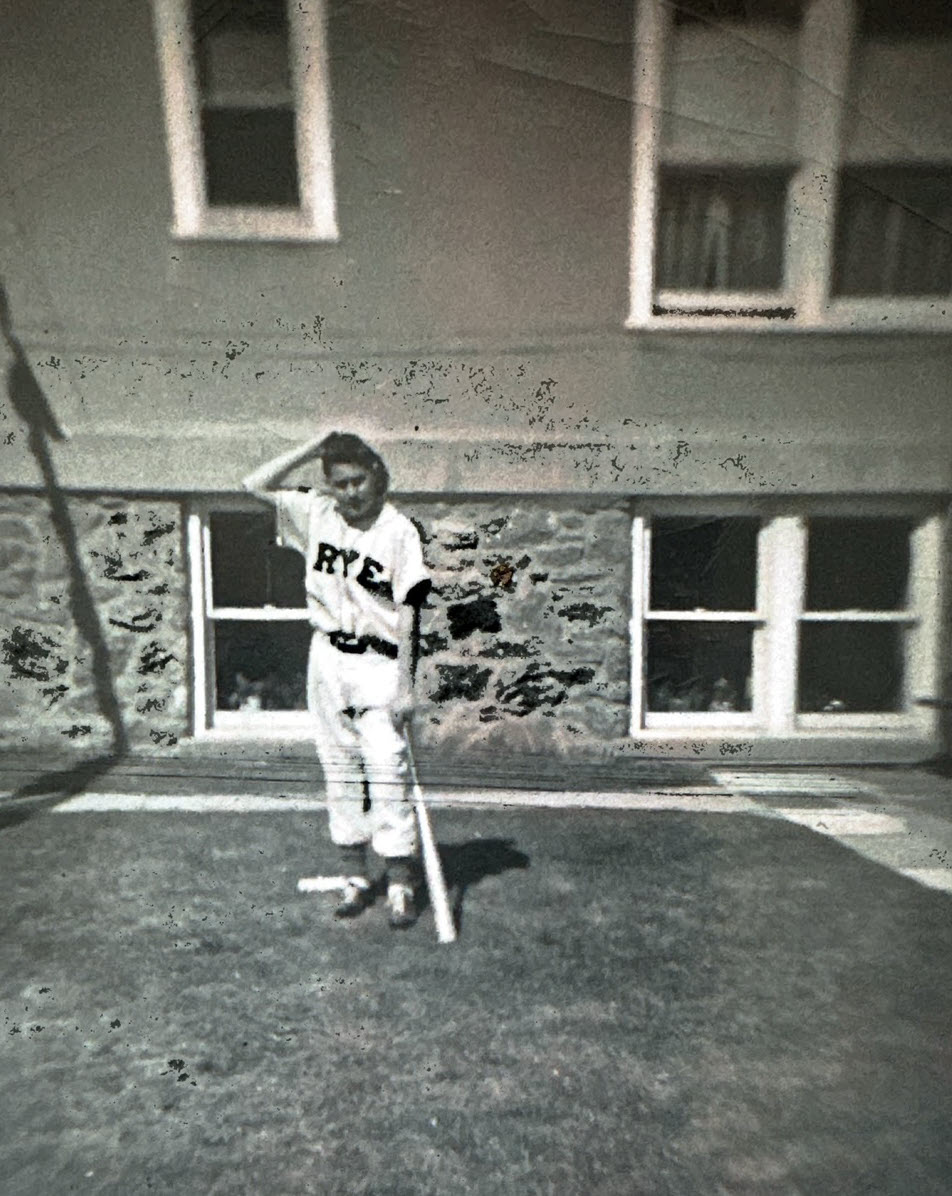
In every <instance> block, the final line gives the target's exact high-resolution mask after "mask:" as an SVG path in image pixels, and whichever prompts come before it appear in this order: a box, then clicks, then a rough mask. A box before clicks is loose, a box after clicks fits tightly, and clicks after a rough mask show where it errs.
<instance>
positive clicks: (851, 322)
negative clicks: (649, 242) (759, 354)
mask: <svg viewBox="0 0 952 1196" xmlns="http://www.w3.org/2000/svg"><path fill="white" fill-rule="evenodd" d="M660 305H661V306H663V307H664V308H665V311H664V312H660V313H655V312H652V313H649V314H648V315H641V314H634V313H633V314H632V315H630V316H629V318H628V319H627V320H626V322H625V327H626V328H627V329H628V330H629V331H632V332H659V331H671V332H700V333H707V332H719V333H724V332H739V333H747V332H787V333H790V332H799V333H804V332H806V333H844V332H845V333H850V332H852V333H857V332H860V333H875V334H876V335H877V336H880V335H882V334H884V333H890V332H897V333H910V332H912V333H924V334H928V333H933V334H934V333H945V334H948V333H950V332H952V296H949V297H948V298H941V297H937V298H935V299H914V300H909V301H903V300H898V299H889V298H884V299H877V298H870V299H838V300H834V301H832V302H830V303H829V304H827V305H826V307H825V308H824V309H823V311H822V312H821V313H820V315H819V316H818V317H815V318H808V317H806V316H803V315H798V314H797V313H796V311H795V310H793V309H792V308H789V309H788V308H785V306H784V298H783V296H775V297H774V300H773V304H772V306H768V305H766V304H765V302H764V297H763V296H748V297H746V299H744V300H743V301H742V302H741V301H739V300H738V297H737V296H734V295H729V296H717V297H711V296H707V297H706V299H705V301H704V302H700V301H699V300H698V298H697V296H693V295H692V296H684V297H679V296H662V298H661V304H660ZM785 311H789V312H790V314H786V315H785V314H783V313H784V312H785ZM747 313H750V314H747ZM766 313H773V314H766Z"/></svg>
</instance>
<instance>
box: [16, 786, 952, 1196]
mask: <svg viewBox="0 0 952 1196" xmlns="http://www.w3.org/2000/svg"><path fill="white" fill-rule="evenodd" d="M435 822H436V830H437V833H438V836H439V838H440V840H441V842H442V843H443V845H444V855H445V861H446V868H447V872H448V878H449V879H450V881H451V882H455V883H456V885H457V888H458V890H459V889H461V890H462V893H461V900H462V914H461V935H460V939H459V942H458V943H457V944H455V945H453V946H439V945H438V944H437V942H436V937H435V934H434V931H433V924H432V916H431V914H430V913H429V912H428V913H427V914H425V915H424V918H423V919H422V920H421V921H420V923H419V924H418V925H417V926H416V927H414V928H413V929H412V930H410V931H408V932H403V933H395V932H393V931H391V930H390V929H389V927H388V926H387V924H386V917H385V912H384V910H383V908H382V906H381V907H375V908H374V909H372V910H370V911H368V913H367V914H365V915H364V916H363V917H362V918H360V919H358V920H356V921H355V922H352V923H336V922H335V921H334V920H333V919H332V917H331V916H330V911H331V908H332V904H333V901H332V899H331V898H330V897H327V896H315V895H299V894H298V893H297V892H296V890H295V884H296V881H297V878H298V877H299V876H302V875H310V874H314V873H316V872H327V871H336V868H334V867H333V863H332V856H331V855H330V854H329V853H328V851H327V846H326V836H325V832H324V822H323V816H321V815H316V816H311V815H308V814H302V813H297V814H295V813H286V814H283V813H282V814H266V815H260V816H259V815H228V816H226V815H188V814H174V813H170V814H56V813H45V814H40V815H38V816H37V817H35V818H32V819H30V820H28V821H24V822H22V823H19V824H13V825H9V826H7V828H6V829H4V830H3V831H0V908H2V910H3V923H2V924H3V934H2V938H0V1127H2V1129H0V1134H2V1139H0V1192H2V1193H3V1196H21V1194H22V1196H26V1194H29V1196H60V1194H61V1193H72V1192H84V1193H85V1192H89V1193H92V1192H109V1193H113V1192H114V1193H119V1194H122V1196H127V1194H128V1196H132V1194H138V1193H149V1192H154V1193H163V1192H174V1193H188V1194H193V1193H194V1194H201V1196H205V1194H209V1196H213V1194H214V1196H217V1194H226V1193H254V1194H257V1193H266V1194H270V1193H277V1194H281V1196H284V1194H289V1196H290V1194H296V1193H320V1194H324V1193H334V1194H336V1193H346V1194H355V1196H403V1194H406V1196H418V1194H419V1196H424V1194H425V1196H430V1194H432V1196H447V1194H449V1193H454V1194H455V1193H479V1194H483V1193H485V1194H486V1196H506V1194H509V1193H512V1194H516V1193H519V1194H521V1196H522V1194H536V1193H539V1194H542V1193H545V1194H552V1196H562V1194H571V1196H574V1194H579V1196H588V1194H604V1196H609V1194H617V1196H632V1194H641V1193H644V1194H650V1196H693V1194H694V1193H698V1194H705V1196H707V1194H711V1196H719V1194H724V1193H730V1194H732V1196H733V1194H735V1193H741V1194H747V1193H749V1194H751V1196H755V1194H756V1196H760V1194H763V1193H802V1194H803V1196H831V1194H834V1193H837V1194H838V1193H857V1194H859V1193H865V1194H870V1193H877V1194H878V1193H895V1194H896V1196H911V1194H914V1196H925V1194H930V1193H935V1194H937V1196H938V1194H940V1193H941V1194H942V1196H946V1194H947V1193H948V1192H949V1191H952V1141H950V1139H952V1135H950V1131H949V1125H950V1114H952V1035H950V1029H952V1020H950V1014H952V920H950V913H952V901H950V898H949V896H948V895H946V894H943V893H937V892H933V891H929V890H925V889H921V888H919V887H917V886H916V885H914V884H913V883H912V882H910V881H907V880H905V879H903V878H901V877H899V876H896V875H893V874H892V873H890V872H888V871H887V870H885V869H882V868H879V867H878V866H876V865H874V864H871V863H869V862H867V861H865V860H863V859H861V858H860V857H858V856H856V855H854V854H852V853H851V852H849V851H847V850H846V849H844V848H842V847H840V846H838V845H837V844H835V843H834V842H832V841H831V840H828V839H824V838H821V837H818V836H815V835H812V834H811V833H810V832H808V831H806V830H803V829H802V828H799V827H796V826H793V825H790V824H787V823H781V822H777V821H772V820H769V819H765V818H758V817H755V816H751V815H731V816H725V815H695V814H676V813H665V812H660V813H608V812H597V811H587V812H571V813H566V812H551V811H550V812H545V811H538V810H536V811H529V810H513V809H508V810H493V811H486V810H474V809H467V810H438V811H436V813H435Z"/></svg>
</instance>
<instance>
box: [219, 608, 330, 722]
mask: <svg viewBox="0 0 952 1196" xmlns="http://www.w3.org/2000/svg"><path fill="white" fill-rule="evenodd" d="M310 642H311V628H310V625H309V624H308V623H307V622H304V621H302V622H293V623H258V622H254V621H253V620H248V621H244V620H241V621H238V620H231V619H222V620H217V621H216V622H215V709H216V710H242V711H246V712H253V711H258V710H306V709H307V656H308V649H309V647H310Z"/></svg>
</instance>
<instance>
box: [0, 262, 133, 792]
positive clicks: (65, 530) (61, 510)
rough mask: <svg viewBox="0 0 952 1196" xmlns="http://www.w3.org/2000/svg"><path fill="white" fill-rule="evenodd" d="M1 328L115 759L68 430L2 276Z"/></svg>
mask: <svg viewBox="0 0 952 1196" xmlns="http://www.w3.org/2000/svg"><path fill="white" fill-rule="evenodd" d="M0 333H2V335H3V339H4V341H5V342H6V344H7V346H8V347H9V349H10V352H11V354H12V361H11V363H10V366H9V369H8V370H7V393H8V396H9V399H10V402H11V404H12V406H13V408H14V410H15V411H16V413H17V415H18V416H19V417H20V419H22V420H23V422H24V423H25V424H26V427H27V443H28V444H29V448H30V452H31V453H32V455H33V457H34V459H35V460H36V463H37V466H38V467H39V470H40V474H41V476H42V478H43V489H44V493H45V495H46V499H47V502H48V503H49V510H50V521H51V523H52V524H53V529H54V531H55V533H56V536H57V539H58V540H59V542H60V545H61V546H62V549H63V553H64V555H65V557H66V563H67V568H68V573H69V610H70V614H71V616H72V618H73V622H74V624H75V626H76V629H77V631H78V632H79V634H80V635H81V636H82V638H83V639H84V640H85V642H86V644H87V645H88V647H89V651H90V655H91V658H92V672H93V684H94V690H95V694H96V702H97V705H98V707H99V711H100V713H101V714H102V715H103V717H104V718H105V719H106V721H107V723H108V724H109V728H110V732H111V737H112V743H111V749H110V751H109V753H108V758H109V759H114V758H115V757H117V756H120V755H122V754H123V753H124V752H126V750H127V749H128V747H129V739H128V733H127V731H126V726H125V722H124V719H123V716H122V709H121V707H120V705H119V699H118V697H117V696H116V689H115V685H114V682H113V677H112V667H111V663H110V660H109V648H108V646H107V644H106V639H105V636H104V635H103V631H102V625H101V623H100V620H99V614H98V612H97V610H96V604H95V602H94V600H93V596H92V592H91V590H90V588H89V582H88V581H87V579H86V573H85V569H84V567H83V561H82V555H81V553H80V549H79V540H78V537H77V535H76V528H75V525H74V524H73V519H72V515H71V514H70V510H69V504H68V502H67V499H66V495H65V493H64V492H63V490H62V488H61V487H60V484H59V481H58V479H57V476H56V470H55V469H54V466H53V458H52V455H51V453H50V441H52V440H56V441H62V440H65V439H67V433H66V432H64V430H63V429H62V427H61V426H60V424H59V422H58V421H57V419H56V416H55V415H54V414H53V411H52V409H51V408H50V405H49V402H48V400H47V398H46V395H45V394H44V392H43V389H42V388H41V386H40V384H39V382H37V380H36V376H35V375H34V373H33V369H32V367H31V365H30V363H29V361H28V359H27V356H26V352H25V351H24V349H23V346H22V345H21V344H20V341H19V339H18V338H17V336H16V333H15V332H14V329H13V322H12V318H11V313H10V308H9V303H8V300H7V295H6V291H5V289H4V287H3V283H2V282H0ZM102 759H103V758H99V759H97V760H94V761H91V762H90V765H89V766H88V767H90V768H92V770H93V774H94V775H98V772H99V771H101V767H100V766H101V764H102ZM86 768H87V766H86V765H79V766H77V767H75V768H72V769H69V770H67V771H68V772H69V773H70V774H74V775H75V776H80V775H81V774H82V773H83V771H84V769H86ZM51 775H55V774H51ZM89 779H90V778H89V776H86V777H85V778H84V779H82V781H81V784H85V783H86V782H87V781H88V780H89ZM37 783H39V782H37ZM69 783H70V784H71V783H72V782H69ZM44 784H46V782H44ZM81 784H80V787H81ZM52 788H55V786H53V785H51V786H49V787H47V788H45V789H42V790H40V792H44V793H46V792H50V791H51V789H52Z"/></svg>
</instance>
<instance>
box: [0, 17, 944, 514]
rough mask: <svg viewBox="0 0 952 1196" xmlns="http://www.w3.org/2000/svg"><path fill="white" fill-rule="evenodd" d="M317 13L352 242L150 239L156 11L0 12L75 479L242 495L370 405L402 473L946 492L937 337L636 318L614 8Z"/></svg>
mask: <svg viewBox="0 0 952 1196" xmlns="http://www.w3.org/2000/svg"><path fill="white" fill-rule="evenodd" d="M328 11H329V16H328V30H329V44H330V54H331V86H332V107H333V134H334V169H335V178H336V183H337V198H338V208H339V212H340V226H341V235H340V239H339V241H338V242H336V243H334V244H320V245H288V244H224V243H184V242H180V241H176V240H175V239H174V238H173V237H172V236H171V235H170V233H169V228H170V223H171V200H170V189H169V171H168V163H167V157H166V147H165V138H164V120H163V111H162V103H161V95H160V87H159V80H158V72H157V61H156V54H155V45H154V35H153V29H152V22H151V14H150V5H149V4H148V3H146V2H143V3H141V4H138V5H129V4H128V3H126V2H125V0H90V2H89V3H87V4H84V5H81V6H79V5H75V4H67V3H66V0H40V2H38V3H32V4H27V3H26V2H25V0H14V2H12V3H10V4H7V5H5V6H3V11H2V13H0V22H2V27H0V33H2V36H3V40H4V45H5V51H6V52H5V67H6V73H5V80H6V82H7V90H6V92H5V97H6V98H5V107H4V122H5V130H6V133H7V136H6V139H5V145H6V154H5V179H6V183H7V185H6V187H5V188H4V190H3V193H2V195H0V250H2V253H0V277H2V281H3V282H4V283H5V284H6V286H7V289H8V292H9V296H10V304H11V313H12V320H13V327H14V329H15V332H16V335H17V337H18V338H19V341H20V344H21V345H22V347H23V351H24V354H25V357H26V359H27V360H28V361H29V363H30V365H31V367H32V369H33V371H34V373H35V374H36V377H37V378H38V380H39V383H40V385H41V386H42V387H43V389H44V391H45V392H46V394H47V397H48V400H49V402H50V404H51V406H52V408H53V411H54V413H55V414H56V416H57V417H58V418H59V419H60V420H62V422H64V423H65V424H66V425H68V427H69V428H70V430H71V431H72V434H73V438H72V440H71V441H70V442H69V443H68V444H63V445H60V446H59V447H58V448H57V467H58V469H59V470H60V471H61V477H62V478H63V481H64V484H65V485H68V486H70V487H72V488H86V489H89V490H91V491H101V490H103V489H120V490H127V491H128V490H132V489H136V488H142V489H146V490H149V491H151V492H155V491H159V490H167V491H169V492H177V491H187V490H190V489H197V490H206V489H231V488H232V487H233V486H234V485H235V481H236V479H237V477H239V476H240V474H241V472H242V471H243V470H245V469H247V468H249V467H250V466H251V465H252V464H253V463H254V462H255V461H257V460H258V459H260V456H261V455H262V454H264V453H267V452H269V451H278V450H279V449H280V448H282V447H284V446H285V445H287V444H288V443H290V442H291V441H293V440H294V439H295V438H297V437H301V436H304V435H306V434H310V432H311V431H312V429H313V427H314V425H315V424H316V423H325V424H328V425H331V426H334V425H338V426H339V425H344V426H349V425H351V424H352V423H354V422H358V423H362V424H363V425H364V430H366V431H367V432H368V433H369V434H370V435H371V437H372V438H373V439H376V440H378V441H381V442H382V443H384V444H385V445H386V446H387V448H388V451H389V452H390V453H391V454H395V456H396V462H397V469H396V471H395V472H396V473H397V475H398V478H399V484H400V486H402V487H404V488H407V489H421V490H423V489H439V488H441V487H446V488H448V489H450V490H455V491H459V492H464V493H465V492H478V491H504V492H512V491H521V492H530V491H533V490H536V491H538V490H547V491H550V492H551V491H577V490H580V489H581V490H584V491H585V492H596V491H597V492H613V493H616V494H618V495H627V494H631V493H633V492H638V493H644V492H651V491H652V490H656V491H658V492H686V493H691V492H704V493H717V492H721V491H730V492H738V491H742V490H749V491H751V492H757V493H760V492H762V491H763V490H764V489H767V490H778V491H783V490H786V491H789V492H799V493H802V492H804V491H813V492H823V491H829V490H839V491H858V492H863V491H868V490H880V489H882V490H887V491H902V490H905V489H915V490H920V491H921V490H932V491H948V490H949V489H952V466H950V462H952V390H950V379H952V348H950V344H949V338H948V337H947V336H944V335H928V336H900V335H888V334H887V335H884V336H880V335H869V334H852V333H845V334H839V335H821V334H812V333H811V334H801V333H790V332H782V331H777V332H773V331H771V332H770V333H766V334H763V335H750V334H749V333H744V332H743V331H742V330H739V331H738V332H737V333H732V334H730V335H722V334H715V335H710V334H704V333H700V334H696V335H670V334H666V333H652V334H634V333H627V332H625V331H624V321H625V317H626V314H627V281H628V261H629V243H628V241H629V229H628V219H629V207H630V195H629V189H630V167H631V119H630V118H631V104H630V99H629V97H630V92H631V41H632V36H633V22H632V4H631V2H630V0H580V2H579V3H575V4H571V5H568V4H564V3H561V2H557V0H552V2H551V3H548V4H542V5H538V6H536V7H535V8H533V9H526V8H525V7H524V6H522V5H518V4H512V5H510V4H495V5H490V6H488V7H486V6H483V5H465V4H463V5H445V4H434V3H431V2H430V0H411V2H410V3H407V4H403V5H399V6H394V5H391V4H386V3H382V2H381V3H379V4H378V3H371V4H366V5H353V4H345V3H340V4H338V3H331V4H329V7H328ZM906 77H908V76H906ZM882 102H883V104H886V103H887V100H886V99H884V100H883V101H882ZM707 108H708V103H707V100H705V111H706V112H707ZM710 108H711V110H710V112H709V113H708V118H709V121H710V123H711V124H712V125H715V126H716V125H718V124H720V125H723V126H724V127H734V126H735V125H736V124H737V121H736V120H735V119H734V114H732V113H730V112H728V111H718V110H717V109H716V107H715V106H714V105H713V104H712V105H710ZM741 123H742V122H741ZM884 328H888V321H886V322H885V323H884ZM14 408H15V404H13V405H11V404H10V403H7V404H5V405H3V407H2V409H0V432H2V435H0V470H2V476H3V478H4V480H5V482H6V483H7V484H8V485H13V484H23V485H33V484H36V482H37V474H36V469H35V465H34V462H33V460H32V458H31V456H30V454H29V452H28V451H27V450H26V447H25V443H24V436H23V433H22V424H21V423H19V422H18V420H19V415H18V412H17V411H16V410H15V409H14ZM11 433H12V434H13V435H12V436H11ZM540 443H542V444H545V445H551V446H552V447H551V448H544V449H542V450H538V449H537V448H536V446H537V445H538V444H540ZM474 445H477V446H481V449H480V451H479V452H475V453H474V452H473V447H474ZM684 445H686V446H687V451H685V449H684V447H683V446H684ZM512 446H514V447H512ZM579 446H580V447H579ZM421 447H422V450H423V451H418V450H420V449H421ZM675 460H676V462H677V465H676V467H675V465H674V464H673V462H674V461H675Z"/></svg>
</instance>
